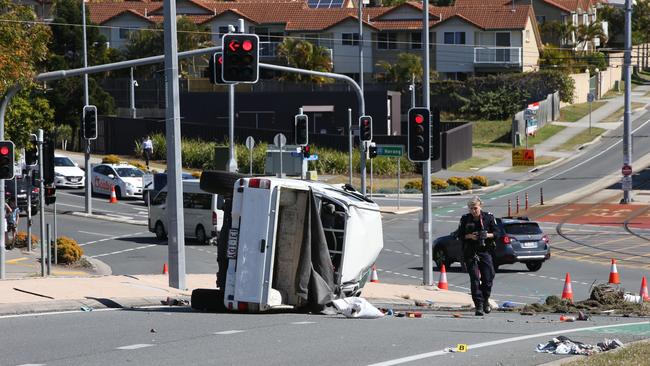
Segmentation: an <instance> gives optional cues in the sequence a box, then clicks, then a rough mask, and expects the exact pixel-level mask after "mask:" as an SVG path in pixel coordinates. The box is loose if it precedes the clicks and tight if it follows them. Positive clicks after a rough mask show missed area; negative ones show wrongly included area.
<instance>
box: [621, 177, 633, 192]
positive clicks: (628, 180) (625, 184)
mask: <svg viewBox="0 0 650 366" xmlns="http://www.w3.org/2000/svg"><path fill="white" fill-rule="evenodd" d="M621 186H622V188H623V190H624V191H631V190H632V177H631V176H629V175H626V176H624V177H623V180H622V181H621Z"/></svg>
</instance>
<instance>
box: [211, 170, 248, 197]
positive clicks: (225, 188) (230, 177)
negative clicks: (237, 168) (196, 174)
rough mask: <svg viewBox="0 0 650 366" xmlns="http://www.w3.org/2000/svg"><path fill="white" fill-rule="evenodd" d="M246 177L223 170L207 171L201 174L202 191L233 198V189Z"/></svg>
mask: <svg viewBox="0 0 650 366" xmlns="http://www.w3.org/2000/svg"><path fill="white" fill-rule="evenodd" d="M244 177H246V176H245V175H243V174H239V173H231V172H226V171H223V170H205V171H203V173H201V183H200V186H201V189H202V190H204V191H206V192H210V193H214V194H219V195H222V196H232V191H233V187H234V185H235V182H236V181H237V180H238V179H239V178H244Z"/></svg>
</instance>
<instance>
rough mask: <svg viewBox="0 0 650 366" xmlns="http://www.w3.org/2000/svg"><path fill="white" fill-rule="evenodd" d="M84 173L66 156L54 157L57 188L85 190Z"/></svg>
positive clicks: (57, 155)
mask: <svg viewBox="0 0 650 366" xmlns="http://www.w3.org/2000/svg"><path fill="white" fill-rule="evenodd" d="M84 182H85V178H84V171H83V170H81V169H80V168H79V165H78V164H77V163H75V162H74V161H72V159H70V158H69V157H67V156H65V155H59V154H56V155H54V184H55V185H56V187H57V188H63V187H69V188H83V187H84Z"/></svg>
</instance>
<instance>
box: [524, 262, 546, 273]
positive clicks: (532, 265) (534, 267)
mask: <svg viewBox="0 0 650 366" xmlns="http://www.w3.org/2000/svg"><path fill="white" fill-rule="evenodd" d="M526 268H528V270H529V271H531V272H537V271H539V269H540V268H542V261H536V262H526Z"/></svg>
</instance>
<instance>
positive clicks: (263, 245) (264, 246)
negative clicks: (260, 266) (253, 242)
mask: <svg viewBox="0 0 650 366" xmlns="http://www.w3.org/2000/svg"><path fill="white" fill-rule="evenodd" d="M265 249H266V239H262V241H261V242H260V252H262V253H264V250H265Z"/></svg>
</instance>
